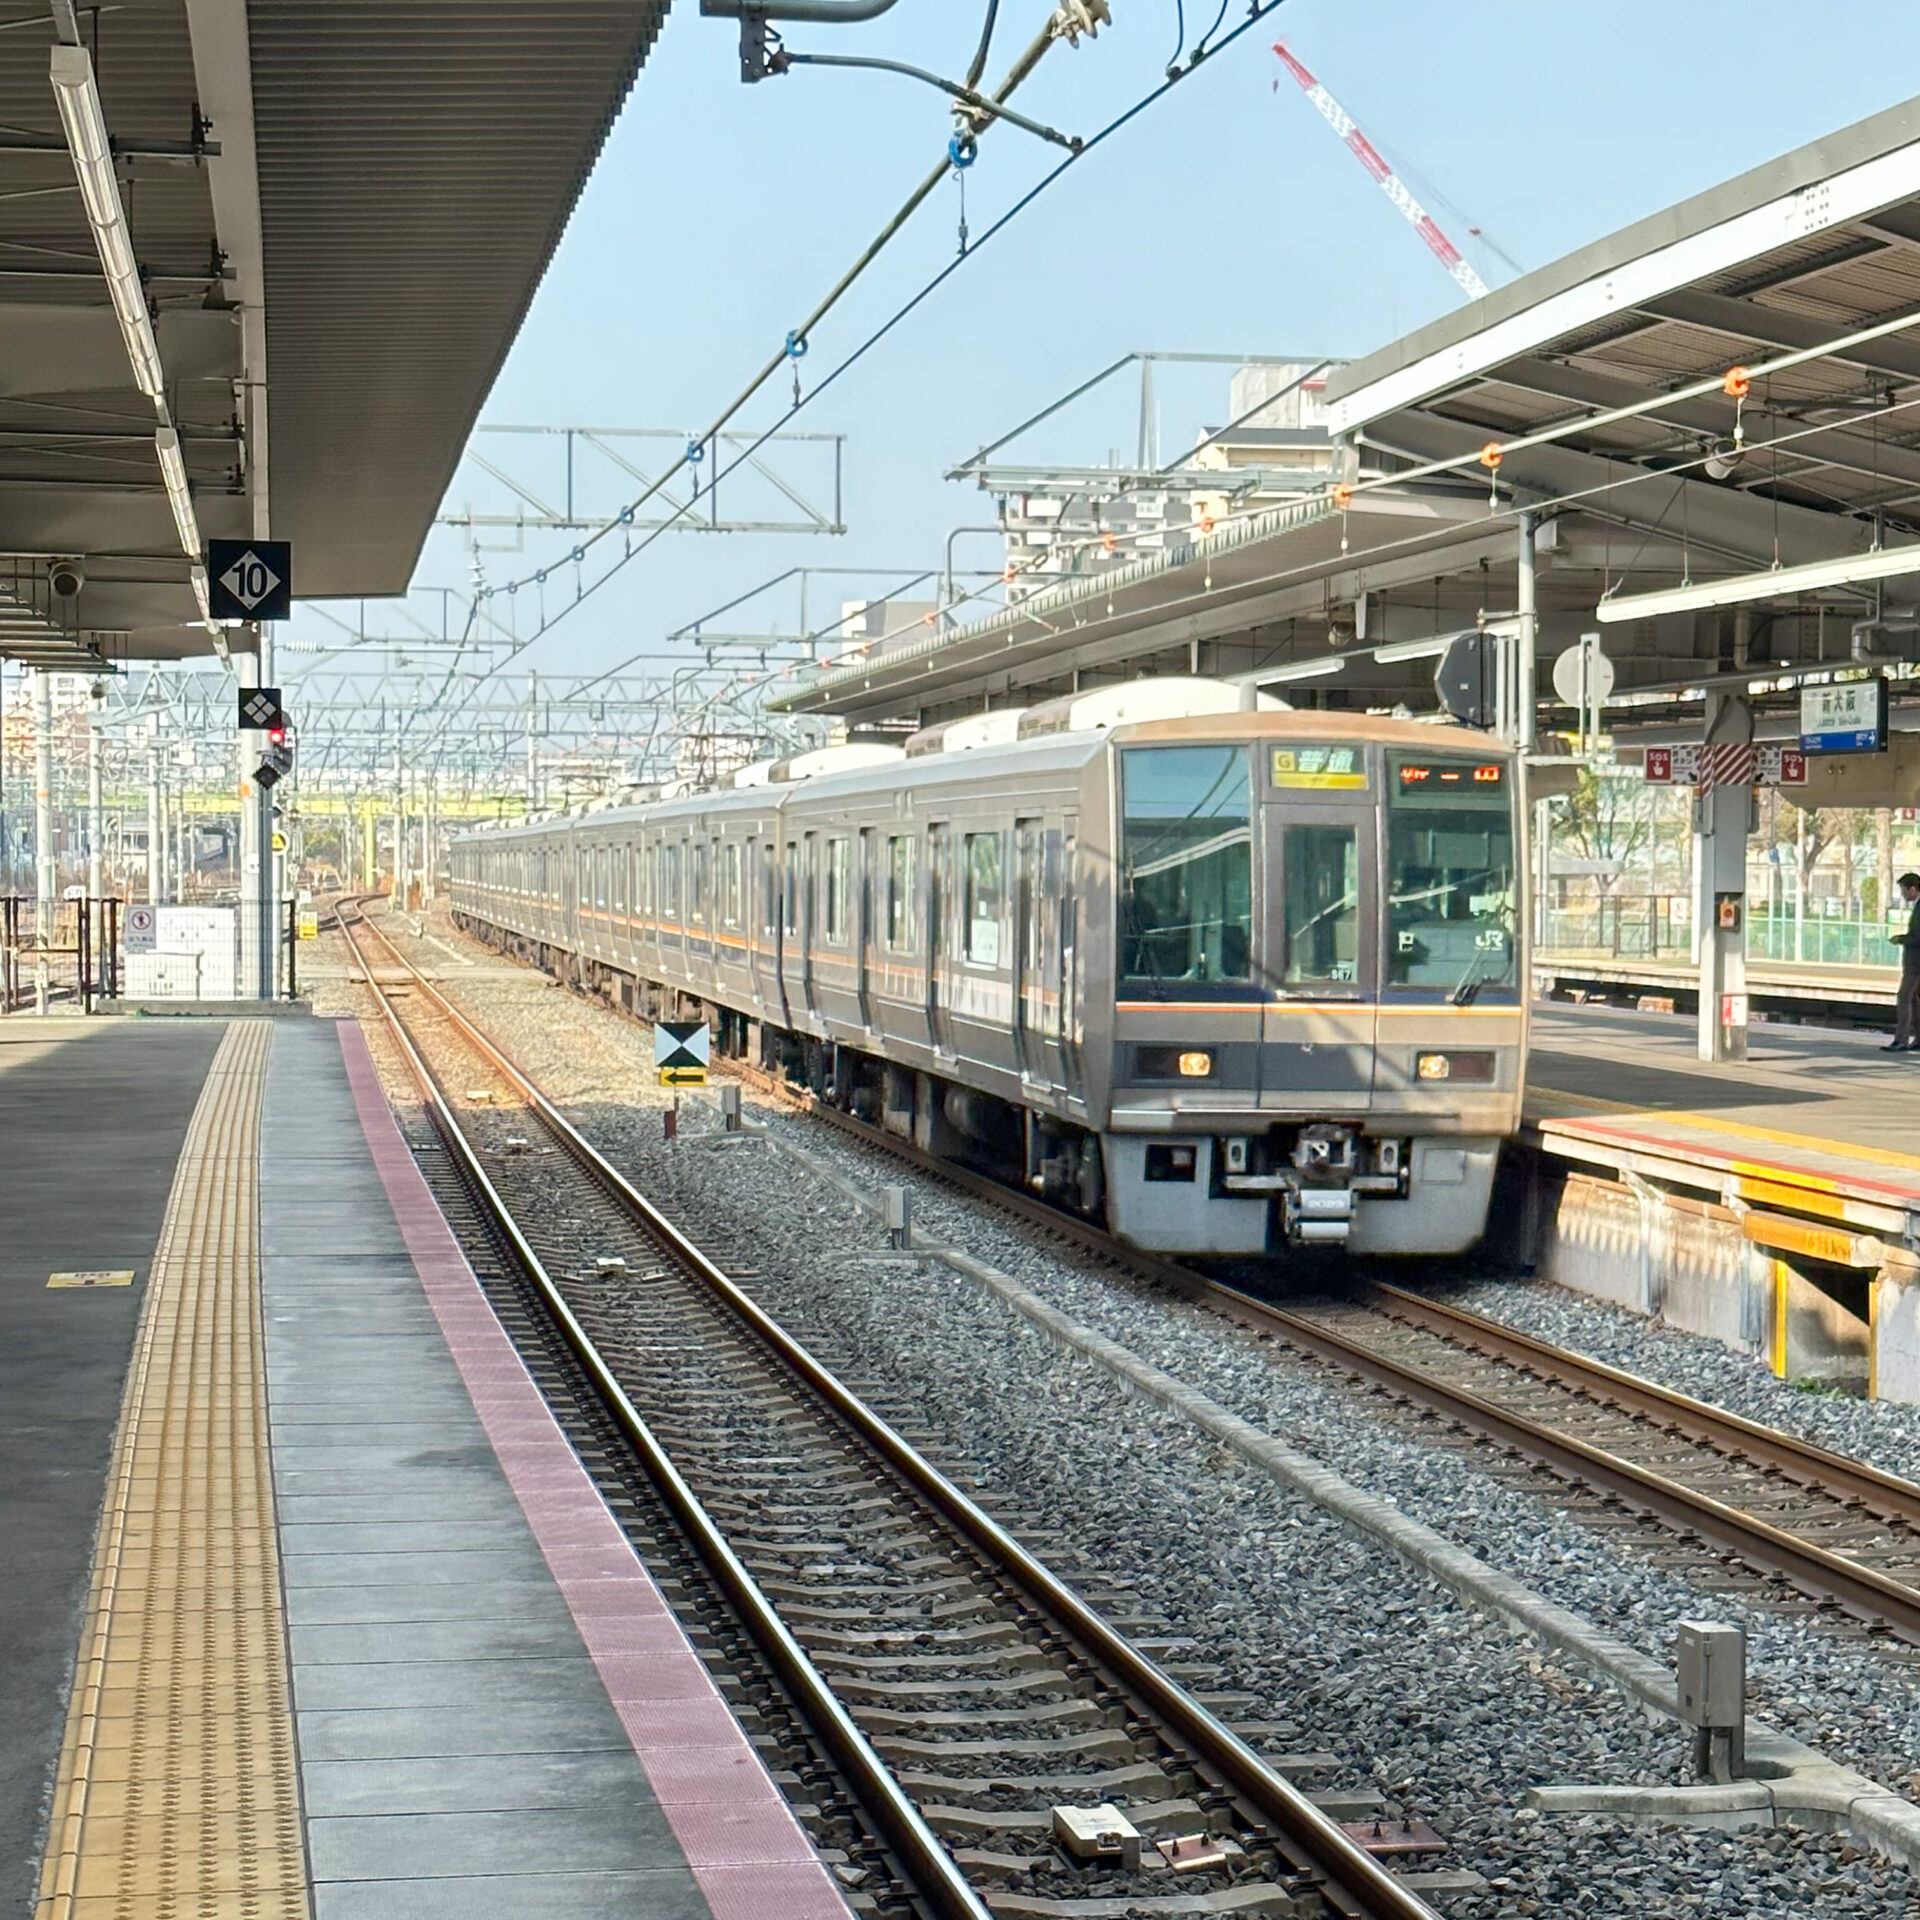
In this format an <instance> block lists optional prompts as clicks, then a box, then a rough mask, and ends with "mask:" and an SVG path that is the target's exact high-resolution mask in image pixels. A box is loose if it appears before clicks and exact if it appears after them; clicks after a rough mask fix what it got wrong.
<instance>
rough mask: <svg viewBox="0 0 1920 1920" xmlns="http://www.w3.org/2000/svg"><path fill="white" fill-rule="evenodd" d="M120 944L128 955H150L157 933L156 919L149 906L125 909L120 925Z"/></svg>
mask: <svg viewBox="0 0 1920 1920" xmlns="http://www.w3.org/2000/svg"><path fill="white" fill-rule="evenodd" d="M120 932H121V942H122V944H123V945H124V946H125V947H126V950H127V951H128V952H129V953H151V952H152V951H153V943H154V940H155V937H156V935H157V932H158V919H157V916H156V915H155V913H154V911H153V909H152V908H151V907H150V906H144V905H143V906H135V907H129V908H128V909H127V917H126V918H125V919H124V920H123V921H121V923H120Z"/></svg>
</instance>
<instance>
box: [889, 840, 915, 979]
mask: <svg viewBox="0 0 1920 1920" xmlns="http://www.w3.org/2000/svg"><path fill="white" fill-rule="evenodd" d="M919 851H920V843H919V841H918V840H916V839H915V838H914V837H913V836H912V835H911V834H906V833H901V834H895V835H894V836H893V838H891V839H890V840H889V841H888V842H887V945H888V946H889V947H891V948H892V949H893V950H894V952H895V953H911V952H912V951H913V943H914V940H915V939H916V937H917V934H916V930H915V927H914V911H913V905H914V897H913V896H914V884H915V882H916V880H917V879H918V877H919V876H918V875H917V873H916V872H915V867H916V866H917V864H918V861H917V855H918V853H919Z"/></svg>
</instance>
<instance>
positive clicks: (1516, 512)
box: [776, 100, 1920, 721]
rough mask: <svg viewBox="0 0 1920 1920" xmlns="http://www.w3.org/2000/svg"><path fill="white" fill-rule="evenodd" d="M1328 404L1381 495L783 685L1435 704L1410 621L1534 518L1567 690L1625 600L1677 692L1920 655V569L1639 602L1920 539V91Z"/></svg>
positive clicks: (1477, 583)
mask: <svg viewBox="0 0 1920 1920" xmlns="http://www.w3.org/2000/svg"><path fill="white" fill-rule="evenodd" d="M1327 404H1328V417H1329V425H1330V429H1331V431H1332V432H1333V433H1334V434H1335V435H1336V436H1338V438H1339V440H1340V441H1341V442H1342V448H1343V452H1342V458H1343V461H1344V469H1343V470H1344V474H1345V484H1346V485H1348V486H1351V487H1352V489H1353V490H1352V492H1351V494H1350V495H1348V494H1346V493H1345V492H1344V490H1343V491H1341V492H1340V493H1338V494H1336V493H1335V492H1334V490H1333V489H1332V488H1331V487H1330V488H1329V489H1328V490H1327V491H1326V492H1324V493H1322V494H1321V495H1319V496H1317V497H1315V498H1313V499H1310V500H1308V501H1306V502H1303V503H1300V504H1299V505H1296V506H1290V507H1288V508H1285V509H1281V510H1279V511H1277V512H1275V513H1271V514H1268V515H1266V516H1263V517H1260V518H1249V519H1247V520H1244V521H1236V520H1231V519H1230V520H1228V521H1225V522H1223V523H1222V524H1221V525H1220V526H1219V528H1218V530H1217V531H1216V532H1214V533H1213V535H1212V536H1211V537H1210V538H1200V539H1196V540H1194V541H1192V542H1191V544H1188V545H1183V546H1177V547H1174V548H1173V549H1172V550H1170V551H1167V552H1164V553H1160V554H1155V555H1152V556H1150V557H1146V558H1143V559H1142V560H1140V561H1139V562H1138V563H1136V564H1134V565H1132V566H1129V567H1126V568H1123V569H1121V570H1120V571H1119V572H1117V573H1115V574H1113V575H1112V576H1109V577H1105V578H1099V579H1088V580H1083V581H1073V582H1068V583H1066V584H1065V585H1063V586H1060V587H1057V588H1051V589H1049V590H1047V591H1045V592H1042V593H1039V594H1036V595H1034V596H1033V597H1032V598H1030V599H1028V600H1025V601H1023V602H1022V603H1021V604H1020V605H1019V606H1017V607H1015V608H1013V609H1010V610H1009V611H1007V612H1005V613H1001V614H996V615H995V616H993V617H992V618H989V619H986V620H981V621H976V622H973V623H971V624H968V625H965V626H961V627H959V628H958V629H957V630H955V631H953V632H949V633H935V632H929V633H927V634H924V635H920V636H916V637H914V638H911V639H907V640H904V641H896V642H894V643H891V644H890V645H889V646H887V647H885V648H882V649H877V650H875V651H874V652H873V653H872V654H870V655H868V656H866V657H863V658H858V659H851V660H843V661H841V662H839V663H837V664H834V665H830V666H829V667H828V668H826V669H825V670H824V671H821V672H819V673H817V674H815V675H813V676H812V677H810V678H809V679H807V680H805V681H804V682H803V683H801V684H800V685H799V686H797V687H796V688H795V690H794V691H792V692H791V693H786V694H784V695H783V697H782V698H781V699H780V700H779V701H778V702H777V703H776V704H778V705H779V706H781V707H783V708H786V709H790V710H795V711H809V710H811V711H837V712H841V713H844V714H847V715H848V716H850V717H852V718H855V719H860V720H867V721H878V720H887V719H892V720H903V719H914V720H924V719H930V718H939V717H942V716H943V715H944V714H946V713H948V712H952V711H957V710H961V709H963V708H967V707H972V708H978V707H979V706H980V705H982V704H983V703H992V704H1010V703H1015V702H1020V701H1025V700H1029V699H1036V698H1041V697H1045V695H1046V694H1048V693H1052V692H1056V691H1058V690H1059V689H1060V688H1061V687H1062V686H1064V685H1067V684H1070V683H1071V682H1072V681H1073V680H1074V678H1075V676H1078V677H1079V679H1080V681H1081V682H1082V683H1084V682H1086V681H1088V680H1098V679H1103V678H1109V677H1116V676H1127V675H1131V674H1135V673H1140V672H1164V671H1181V672H1187V671H1194V670H1199V671H1204V672H1226V673H1243V672H1258V671H1264V670H1268V669H1278V670H1282V672H1283V679H1282V680H1281V682H1279V683H1278V688H1279V690H1280V691H1283V692H1285V693H1286V695H1287V697H1288V698H1289V699H1292V700H1294V701H1295V702H1296V703H1298V704H1313V705H1320V706H1327V707H1343V706H1345V707H1358V708H1364V707H1379V706H1382V705H1391V704H1393V703H1395V702H1400V701H1404V702H1406V703H1407V704H1409V705H1411V706H1413V707H1414V708H1415V709H1416V710H1424V709H1431V708H1432V706H1433V705H1434V692H1433V685H1432V674H1433V668H1434V659H1433V656H1432V654H1431V653H1428V654H1425V655H1420V654H1418V653H1417V652H1410V649H1411V648H1412V647H1413V645H1414V643H1417V642H1418V641H1420V640H1421V639H1422V638H1430V637H1434V636H1443V635H1447V634H1452V633H1458V632H1461V631H1463V630H1471V629H1473V628H1475V627H1476V626H1478V625H1479V624H1481V623H1482V621H1483V620H1485V621H1491V622H1494V623H1496V624H1497V623H1499V622H1500V621H1502V620H1506V619H1510V618H1511V617H1512V615H1513V614H1514V613H1515V611H1516V609H1517V606H1518V603H1519V601H1520V599H1521V587H1520V579H1519V576H1520V570H1521V569H1520V549H1521V544H1522V543H1521V537H1520V535H1521V528H1522V525H1523V523H1524V524H1526V525H1528V526H1530V527H1531V528H1532V529H1533V532H1532V535H1531V540H1530V544H1531V545H1532V546H1533V548H1534V551H1535V555H1536V558H1537V589H1538V617H1537V622H1535V623H1534V625H1535V632H1536V636H1537V648H1538V653H1539V656H1540V664H1539V673H1538V684H1539V687H1540V689H1541V693H1542V698H1543V701H1545V702H1546V703H1548V706H1547V707H1546V708H1544V709H1543V717H1544V718H1545V719H1547V720H1548V721H1551V719H1552V717H1553V716H1552V713H1551V707H1550V703H1551V700H1552V695H1551V692H1550V691H1549V679H1548V673H1547V666H1548V664H1549V663H1550V661H1551V659H1552V657H1553V656H1555V655H1557V654H1558V653H1559V652H1560V651H1562V650H1563V649H1565V648H1567V647H1568V646H1570V645H1572V644H1573V643H1574V642H1575V641H1576V640H1577V639H1578V637H1579V635H1580V634H1581V633H1582V632H1587V631H1593V630H1595V629H1596V628H1598V627H1600V626H1601V620H1600V610H1601V608H1602V607H1603V604H1604V605H1605V606H1606V607H1607V609H1608V613H1609V616H1610V617H1609V619H1608V620H1607V622H1606V624H1605V626H1604V633H1605V639H1604V641H1603V645H1604V647H1605V649H1606V651H1607V652H1608V654H1609V655H1610V656H1612V658H1613V659H1614V661H1615V663H1616V666H1617V670H1618V686H1619V689H1620V690H1621V692H1623V693H1626V694H1632V693H1634V692H1635V691H1636V690H1638V691H1643V692H1646V693H1647V694H1648V695H1649V696H1650V698H1653V699H1656V700H1657V699H1658V698H1660V697H1661V690H1665V691H1666V692H1667V693H1670V694H1671V696H1672V697H1673V698H1674V699H1676V700H1678V699H1680V698H1681V696H1682V695H1683V694H1685V695H1691V696H1692V697H1693V699H1694V700H1695V702H1697V701H1698V700H1699V699H1700V698H1701V697H1702V696H1701V694H1700V682H1701V681H1702V680H1703V678H1712V677H1714V676H1719V675H1725V676H1729V677H1733V678H1738V677H1740V676H1743V675H1746V674H1747V673H1748V671H1749V669H1758V668H1763V667H1771V668H1775V669H1783V668H1784V669H1790V670H1793V671H1796V672H1797V671H1799V670H1801V669H1804V668H1809V667H1818V666H1820V665H1821V664H1822V663H1826V662H1844V661H1847V660H1848V659H1849V658H1850V656H1851V655H1852V654H1853V653H1855V652H1858V653H1860V654H1862V655H1863V656H1866V657H1883V656H1886V655H1889V654H1891V653H1896V652H1900V653H1907V654H1912V653H1916V652H1920V646H1917V645H1916V644H1915V640H1914V627H1913V615H1914V606H1915V602H1916V600H1920V571H1916V573H1915V574H1912V575H1904V576H1898V575H1897V576H1895V577H1892V578H1888V579H1886V580H1884V581H1883V582H1880V583H1864V582H1859V581H1852V582H1847V581H1843V582H1841V583H1839V584H1829V585H1813V586H1807V585H1804V584H1801V583H1795V582H1792V581H1787V582H1783V583H1782V584H1781V585H1780V587H1779V589H1778V590H1777V591H1775V590H1770V589H1769V588H1767V587H1766V586H1765V585H1764V583H1763V584H1762V585H1760V586H1758V587H1756V588H1754V589H1753V591H1752V592H1751V593H1750V595H1749V597H1748V598H1746V599H1745V600H1744V601H1743V602H1741V603H1740V604H1738V605H1735V604H1733V603H1731V602H1729V603H1728V604H1725V605H1720V606H1690V607H1687V608H1685V609H1683V610H1681V611H1677V612H1671V613H1664V614H1662V613H1653V612H1650V613H1648V614H1647V615H1646V616H1645V617H1640V616H1638V615H1637V614H1634V612H1633V599H1634V596H1637V595H1641V594H1645V593H1649V592H1652V591H1654V590H1656V589H1667V588H1674V587H1678V586H1681V585H1694V586H1699V585H1703V584H1704V583H1707V582H1711V581H1717V580H1722V579H1726V578H1729V577H1732V576H1738V575H1743V574H1752V573H1755V572H1757V571H1760V570H1769V569H1772V568H1774V567H1775V566H1776V565H1777V566H1779V567H1782V568H1792V567H1796V566H1800V565H1804V564H1806V563H1810V562H1814V561H1821V560H1828V559H1833V558H1836V557H1842V556H1858V555H1860V554H1861V553H1862V552H1863V551H1864V550H1866V549H1868V548H1869V547H1870V546H1872V545H1874V544H1875V543H1885V544H1887V545H1897V544H1899V543H1902V542H1907V541H1912V540H1914V539H1916V538H1920V100H1916V101H1910V102H1908V103H1906V104H1904V105H1902V106H1899V107H1895V108H1893V109H1891V110H1889V111H1888V112H1885V113H1882V114H1879V115H1876V116H1875V117H1874V118H1872V119H1870V120H1865V121H1862V122H1861V123H1860V124H1858V125H1857V126H1853V127H1850V128H1847V129H1845V130H1844V131H1842V132H1839V133H1836V134H1834V135H1832V136H1830V137H1828V138H1826V139H1823V140H1819V141H1816V142H1814V143H1813V144H1811V145H1810V146H1807V147H1803V148H1801V149H1800V150H1799V151H1797V152H1795V153H1791V154H1788V155H1786V156H1785V157H1784V158H1781V159H1778V160H1775V161H1772V162H1769V163H1768V164H1767V165H1765V166H1762V167H1758V168H1755V169H1754V170H1753V171H1752V172H1750V173H1746V174H1743V175H1741V176H1740V177H1739V178H1738V179H1735V180H1733V181H1730V182H1728V183H1727V184H1726V185H1724V186H1721V187H1717V188H1715V189H1713V190H1712V191H1711V192H1708V193H1704V194H1700V195H1698V196H1696V197H1695V198H1693V199H1691V200H1687V201H1684V202H1682V203H1681V204H1680V205H1678V206H1676V207H1672V208H1670V209H1668V210H1667V211H1666V212H1664V213H1660V214H1656V215H1654V216H1653V217H1652V218H1650V219H1647V220H1643V221H1640V222H1639V223H1637V224H1636V225H1634V226H1631V227H1628V228H1626V229H1625V230H1624V231H1622V232H1620V233H1617V234H1614V235H1613V236H1611V237H1610V238H1608V239H1605V240H1601V241H1598V242H1596V243H1594V244H1593V245H1591V246H1588V247H1585V248H1582V249H1581V250H1580V251H1578V252H1576V253H1573V254H1570V255H1568V256H1567V257H1566V258H1565V259H1563V260H1560V261H1557V262H1555V263H1554V264H1553V265H1551V266H1548V267H1545V268H1542V269H1541V270H1539V271H1538V272H1535V273H1532V274H1529V275H1527V276H1526V277H1525V278H1523V279H1520V280H1518V281H1516V282H1514V283H1513V284H1512V285H1510V286H1506V287H1503V288H1500V289H1499V290H1497V291H1496V292H1494V293H1492V294H1491V295H1489V296H1488V297H1487V298H1485V299H1483V300H1480V301H1477V302H1475V303H1474V304H1473V305H1472V306H1470V307H1467V308H1464V309H1462V310H1461V311H1460V312H1458V313H1455V314H1451V315H1449V316H1447V317H1446V318H1445V319H1443V320H1440V321H1437V322H1435V323H1434V324H1433V325H1431V326H1428V327H1425V328H1422V329H1421V330H1419V331H1418V332H1416V333H1413V334H1410V335H1408V336H1407V337H1406V338H1405V339H1402V340H1399V341H1396V342H1394V343H1393V344H1392V345H1391V346H1389V347H1386V348H1384V349H1382V350H1381V351H1379V352H1377V353H1375V354H1373V355H1371V356H1369V357H1368V358H1366V359H1363V360H1360V361H1357V362H1354V363H1352V364H1350V365H1347V366H1343V367H1340V368H1338V369H1337V370H1336V371H1335V372H1334V373H1333V374H1332V376H1331V377H1330V379H1329V382H1328V386H1327ZM1622 614H1629V615H1632V616H1633V617H1626V618H1620V617H1617V616H1620V615H1622ZM1382 654H1384V656H1385V657H1377V656H1379V655H1382ZM1287 676H1297V680H1296V681H1295V683H1294V684H1288V683H1287ZM1774 691H1775V692H1777V693H1778V694H1779V696H1780V697H1781V698H1785V697H1786V696H1787V693H1788V689H1787V687H1785V686H1782V687H1781V688H1778V689H1775V690H1774ZM1561 717H1562V719H1564V718H1565V715H1564V714H1563V715H1562V716H1561Z"/></svg>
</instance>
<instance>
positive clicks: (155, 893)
mask: <svg viewBox="0 0 1920 1920" xmlns="http://www.w3.org/2000/svg"><path fill="white" fill-rule="evenodd" d="M165 844H166V840H165V836H164V834H163V833H162V832H161V828H160V743H159V740H158V737H157V736H156V738H155V739H154V741H153V742H152V743H151V744H150V745H149V746H148V748H147V904H148V905H149V906H153V907H157V906H158V905H159V904H160V899H161V891H162V882H161V877H160V866H161V860H162V849H163V847H164V846H165Z"/></svg>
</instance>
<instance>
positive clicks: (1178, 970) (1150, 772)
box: [1119, 747, 1253, 986]
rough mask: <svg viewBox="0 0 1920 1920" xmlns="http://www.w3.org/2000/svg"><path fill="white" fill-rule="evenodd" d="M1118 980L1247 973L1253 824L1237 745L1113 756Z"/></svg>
mask: <svg viewBox="0 0 1920 1920" xmlns="http://www.w3.org/2000/svg"><path fill="white" fill-rule="evenodd" d="M1120 798H1121V823H1120V869H1121V871H1120V902H1119V910H1120V976H1121V978H1122V979H1123V980H1126V981H1129V982H1134V983H1146V984H1150V985H1156V986H1157V985H1162V984H1166V983H1171V982H1174V981H1178V982H1180V983H1181V984H1182V985H1191V984H1195V983H1201V982H1212V981H1236V982H1237V981H1245V980H1249V979H1251V978H1252V970H1253V824H1252V820H1251V818H1250V815H1249V782H1248V778H1247V756H1246V753H1245V750H1244V749H1242V748H1239V747H1133V748H1128V749H1126V750H1125V751H1123V752H1122V753H1121V755H1120Z"/></svg>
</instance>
